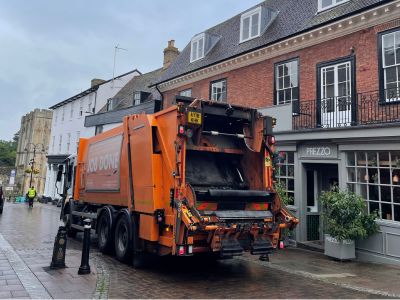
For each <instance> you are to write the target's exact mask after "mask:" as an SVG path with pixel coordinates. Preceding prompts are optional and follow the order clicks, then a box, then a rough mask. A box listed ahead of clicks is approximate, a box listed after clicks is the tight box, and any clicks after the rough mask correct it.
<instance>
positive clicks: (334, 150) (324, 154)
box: [299, 144, 338, 159]
mask: <svg viewBox="0 0 400 300" xmlns="http://www.w3.org/2000/svg"><path fill="white" fill-rule="evenodd" d="M299 156H300V157H301V158H314V159H336V158H338V147H337V145H323V144H321V145H302V146H301V147H300V151H299Z"/></svg>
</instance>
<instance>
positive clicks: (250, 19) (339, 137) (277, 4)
mask: <svg viewBox="0 0 400 300" xmlns="http://www.w3.org/2000/svg"><path fill="white" fill-rule="evenodd" d="M157 88H158V89H159V90H160V91H161V92H162V94H163V100H164V106H169V105H171V104H172V103H174V99H175V96H176V95H179V94H181V95H185V96H191V97H195V98H203V99H211V100H215V101H227V102H230V103H236V104H245V105H250V106H254V107H257V108H259V109H260V110H261V111H262V112H263V113H266V114H269V115H273V116H275V117H276V118H277V120H278V125H277V127H276V130H275V132H276V133H275V134H276V138H277V149H278V151H279V153H280V156H281V158H282V159H281V163H280V165H279V172H278V176H279V179H280V181H281V182H283V183H284V184H285V185H286V187H287V191H288V193H289V195H290V196H292V198H293V202H292V205H291V206H290V208H291V210H292V211H294V212H295V213H296V214H297V215H298V216H299V217H300V219H301V220H302V222H301V224H300V226H299V227H298V228H297V230H296V233H295V239H296V240H297V242H300V243H305V244H308V243H310V242H311V243H313V244H314V245H318V244H320V243H319V241H321V240H323V224H322V221H321V218H320V214H321V206H320V204H319V203H318V201H317V198H318V195H319V194H320V193H321V192H322V191H324V190H328V189H329V188H330V187H331V186H332V185H335V184H338V185H339V186H340V187H341V188H342V189H350V190H352V191H355V192H357V193H359V194H360V195H361V196H362V197H363V198H364V199H365V200H366V201H367V204H368V205H367V206H368V209H369V211H374V210H378V211H379V215H380V220H378V223H379V225H380V232H379V233H378V234H376V235H374V236H373V237H371V238H369V239H368V240H366V241H359V242H358V243H357V249H358V256H359V257H361V258H365V259H372V260H376V261H385V262H393V263H400V180H399V176H400V134H399V132H400V131H399V129H400V107H399V106H400V102H399V99H400V92H399V89H400V1H399V0H392V1H387V0H358V1H356V0H303V1H297V0H281V1H272V0H266V1H264V2H261V3H260V4H259V5H257V6H255V7H252V8H250V9H248V10H247V11H245V12H243V13H241V14H239V15H237V16H234V17H233V18H231V19H229V20H227V21H225V22H223V23H221V24H218V25H216V26H214V27H212V28H210V29H207V30H205V31H204V32H201V33H198V34H196V35H195V36H194V37H193V38H192V40H191V41H190V42H189V43H188V45H187V46H186V47H185V48H184V50H183V51H182V53H181V54H180V55H179V57H178V58H177V60H176V61H175V62H174V63H173V64H172V65H171V66H170V68H169V69H168V70H167V71H166V72H165V74H164V76H163V77H162V78H161V80H160V81H159V82H158V84H157Z"/></svg>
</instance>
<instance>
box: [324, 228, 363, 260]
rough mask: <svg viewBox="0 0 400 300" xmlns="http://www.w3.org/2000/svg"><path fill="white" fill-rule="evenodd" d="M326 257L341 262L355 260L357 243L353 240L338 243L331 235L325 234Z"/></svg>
mask: <svg viewBox="0 0 400 300" xmlns="http://www.w3.org/2000/svg"><path fill="white" fill-rule="evenodd" d="M325 255H327V256H329V257H333V258H336V259H339V260H350V259H355V258H356V247H355V243H354V241H352V240H344V241H338V240H337V239H335V238H333V237H331V236H330V235H329V234H325Z"/></svg>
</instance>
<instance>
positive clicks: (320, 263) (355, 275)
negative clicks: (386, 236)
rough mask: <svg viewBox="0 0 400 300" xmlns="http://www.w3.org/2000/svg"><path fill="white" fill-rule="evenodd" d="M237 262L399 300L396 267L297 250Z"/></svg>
mask: <svg viewBox="0 0 400 300" xmlns="http://www.w3.org/2000/svg"><path fill="white" fill-rule="evenodd" d="M239 259H241V260H246V261H251V262H253V263H255V264H258V265H263V266H265V267H267V268H272V269H275V270H280V271H283V272H286V273H291V274H296V275H300V276H303V277H306V278H310V279H315V280H318V281H322V282H326V283H330V284H333V285H337V286H340V287H344V288H348V289H351V290H355V291H363V292H367V293H370V294H375V295H377V296H388V297H394V298H400V284H399V282H400V267H399V266H397V265H389V264H378V263H367V262H358V261H346V262H341V261H337V260H334V259H331V258H329V257H327V256H325V255H324V254H323V253H320V252H315V251H310V250H305V249H300V248H286V249H284V250H279V251H277V252H275V253H274V254H273V255H271V256H270V262H262V261H259V260H258V259H257V258H256V257H254V256H251V255H245V256H243V257H241V258H239Z"/></svg>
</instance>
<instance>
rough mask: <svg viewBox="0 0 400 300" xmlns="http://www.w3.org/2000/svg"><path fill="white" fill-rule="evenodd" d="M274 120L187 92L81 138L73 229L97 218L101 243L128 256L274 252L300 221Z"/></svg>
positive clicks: (73, 178) (70, 172)
mask: <svg viewBox="0 0 400 300" xmlns="http://www.w3.org/2000/svg"><path fill="white" fill-rule="evenodd" d="M273 123H274V119H273V118H271V117H267V116H262V115H261V114H260V113H259V112H258V111H257V110H256V109H253V108H248V107H241V106H235V105H230V104H227V103H220V102H213V101H206V100H198V99H194V100H193V99H188V98H184V97H181V98H177V104H176V105H174V106H171V107H169V108H167V109H164V110H162V111H159V112H157V113H154V114H137V115H131V116H127V117H125V118H124V120H123V125H121V126H119V127H117V128H114V129H111V130H109V131H106V132H104V133H101V134H99V135H96V136H94V137H92V138H88V139H84V138H81V139H80V142H79V147H78V154H77V156H76V157H75V158H74V157H70V158H69V159H67V161H66V168H61V169H60V173H63V174H65V179H64V182H65V186H66V188H68V187H69V188H70V189H72V190H73V195H72V197H70V198H69V199H68V201H66V202H65V203H64V205H63V209H62V218H63V220H64V222H65V224H66V227H67V231H68V234H69V235H70V236H73V235H75V234H76V233H77V232H78V231H79V230H82V228H83V219H84V218H91V219H92V220H93V222H92V228H93V230H96V232H97V234H98V246H99V249H100V250H101V251H102V252H104V253H107V252H115V255H116V257H117V259H118V260H120V261H131V259H132V257H135V258H138V257H140V255H141V254H143V253H145V252H147V253H154V254H157V255H161V256H162V255H176V256H191V255H200V254H210V255H213V256H218V257H222V258H230V257H233V256H236V255H242V254H243V252H244V251H250V252H251V254H254V255H268V254H269V253H271V251H273V250H274V249H276V248H277V246H278V243H279V240H280V232H281V230H282V229H283V228H289V229H293V228H294V227H295V226H296V224H297V223H298V220H297V219H296V218H295V217H294V216H293V215H291V214H290V213H289V212H288V211H287V210H286V209H285V207H284V206H283V205H282V203H281V200H280V198H279V197H278V195H277V194H276V192H275V190H274V187H273V172H274V169H273V151H274V149H273V148H274V143H275V137H274V136H273V132H272V128H273V126H274V125H273ZM63 170H64V171H63ZM61 176H62V175H61V174H59V177H60V178H61ZM60 178H58V179H60Z"/></svg>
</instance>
